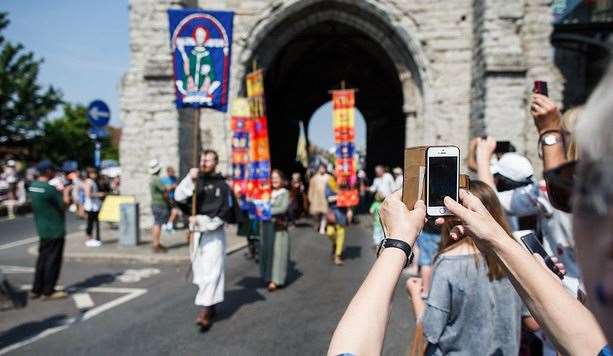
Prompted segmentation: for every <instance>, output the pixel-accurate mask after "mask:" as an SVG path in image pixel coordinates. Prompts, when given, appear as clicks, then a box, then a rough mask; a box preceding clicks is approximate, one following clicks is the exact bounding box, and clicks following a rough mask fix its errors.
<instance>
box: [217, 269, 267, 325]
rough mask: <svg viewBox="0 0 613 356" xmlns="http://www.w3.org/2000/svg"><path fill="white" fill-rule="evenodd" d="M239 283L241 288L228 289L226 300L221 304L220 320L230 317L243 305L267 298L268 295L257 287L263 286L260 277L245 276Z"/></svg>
mask: <svg viewBox="0 0 613 356" xmlns="http://www.w3.org/2000/svg"><path fill="white" fill-rule="evenodd" d="M237 285H238V286H240V288H238V289H232V290H228V291H226V293H225V296H224V301H223V303H221V304H220V306H219V310H218V312H219V318H218V320H224V319H228V318H230V317H231V316H232V315H233V314H234V313H236V311H238V310H239V309H240V308H241V307H242V306H243V305H248V304H251V303H255V302H258V301H260V300H266V297H265V296H263V295H262V294H260V293H259V292H258V291H257V288H261V287H262V280H261V279H260V278H256V277H245V278H243V279H241V280H240V281H239V282H238V283H237Z"/></svg>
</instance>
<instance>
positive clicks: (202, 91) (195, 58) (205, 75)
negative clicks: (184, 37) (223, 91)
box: [177, 26, 221, 104]
mask: <svg viewBox="0 0 613 356" xmlns="http://www.w3.org/2000/svg"><path fill="white" fill-rule="evenodd" d="M192 37H193V41H194V43H193V44H194V47H193V48H192V49H191V50H190V51H189V53H186V51H185V46H186V45H187V44H188V42H186V41H177V46H178V48H179V52H180V53H181V58H182V60H183V72H184V74H185V77H184V80H183V81H181V80H177V87H178V88H179V90H180V91H181V93H182V94H185V95H187V96H188V97H186V98H185V99H184V100H183V101H184V102H190V101H194V100H195V99H194V98H190V96H193V97H197V98H199V99H200V100H198V101H202V102H204V103H208V104H210V103H212V100H213V99H212V97H213V92H214V91H215V90H216V89H217V88H218V87H219V86H220V84H221V83H220V82H219V81H218V80H216V77H215V67H214V66H213V60H212V58H211V52H210V51H209V49H208V48H207V47H206V41H207V40H208V39H209V32H208V31H207V30H206V29H205V28H204V27H202V26H198V27H196V29H194V31H193V34H192Z"/></svg>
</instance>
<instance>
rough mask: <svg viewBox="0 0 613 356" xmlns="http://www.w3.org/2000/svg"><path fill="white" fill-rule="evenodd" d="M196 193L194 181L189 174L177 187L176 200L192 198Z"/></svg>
mask: <svg viewBox="0 0 613 356" xmlns="http://www.w3.org/2000/svg"><path fill="white" fill-rule="evenodd" d="M192 194H194V182H193V181H192V177H190V175H189V174H188V175H187V176H185V178H183V180H181V182H180V183H179V185H177V188H175V200H176V201H182V200H185V199H187V198H190V197H191V196H192Z"/></svg>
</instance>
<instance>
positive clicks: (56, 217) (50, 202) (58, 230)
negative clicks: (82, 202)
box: [28, 181, 66, 239]
mask: <svg viewBox="0 0 613 356" xmlns="http://www.w3.org/2000/svg"><path fill="white" fill-rule="evenodd" d="M28 194H29V195H30V201H31V202H32V210H33V211H34V223H35V225H36V231H38V236H40V238H41V239H58V238H64V235H66V225H65V222H64V201H63V200H62V194H61V193H60V192H58V191H57V189H55V187H54V186H52V185H51V184H49V183H47V182H42V181H34V182H32V185H31V186H30V188H28Z"/></svg>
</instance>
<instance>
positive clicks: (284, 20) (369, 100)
mask: <svg viewBox="0 0 613 356" xmlns="http://www.w3.org/2000/svg"><path fill="white" fill-rule="evenodd" d="M305 3H306V4H305ZM356 3H357V4H356ZM299 4H300V5H299ZM299 4H294V5H291V6H288V7H287V8H284V9H280V10H278V11H279V12H280V14H277V15H275V16H274V17H275V18H276V19H278V20H276V21H275V22H274V23H269V24H267V25H266V26H264V27H263V28H257V27H256V28H255V29H254V32H253V33H252V34H251V38H250V39H249V40H250V41H251V42H252V43H253V44H252V45H251V51H249V48H247V49H248V50H247V51H246V53H247V55H246V56H245V57H244V58H242V60H243V66H244V71H245V73H246V72H248V71H249V69H250V68H251V64H252V61H253V60H254V59H255V60H256V61H257V63H258V66H259V67H261V68H263V69H264V71H265V83H264V84H265V93H266V106H267V115H268V120H269V134H270V149H271V163H272V166H273V167H277V168H281V169H283V170H285V171H290V170H292V169H294V168H295V165H296V163H295V154H296V146H297V143H298V136H299V130H300V129H299V122H301V121H302V122H303V123H304V126H305V128H308V125H309V119H310V117H311V115H312V114H313V112H314V111H315V110H316V109H317V108H319V107H320V106H321V105H322V104H324V103H326V102H327V101H329V100H330V94H329V90H330V89H334V88H340V83H341V81H345V83H346V86H347V87H348V88H356V89H357V90H358V92H357V93H356V106H357V107H358V109H359V110H360V111H361V112H362V114H363V115H364V118H365V120H366V162H367V163H366V165H367V167H366V168H367V170H368V172H369V173H371V172H372V169H373V167H374V165H376V164H384V165H387V166H390V167H391V166H401V165H402V152H403V148H404V147H405V143H406V135H407V134H409V135H410V132H407V127H406V125H407V118H410V117H411V116H412V117H415V116H416V115H418V111H419V108H421V107H422V105H421V103H420V102H419V101H421V98H422V95H421V92H422V80H421V76H420V74H419V72H418V70H417V66H416V65H415V62H414V61H413V58H412V55H411V53H410V51H409V49H408V48H407V45H406V39H403V38H402V37H401V36H400V34H399V33H397V31H396V29H395V28H393V27H392V26H390V24H389V22H388V21H386V19H385V18H383V17H382V16H383V15H381V13H379V12H377V11H376V10H375V9H374V7H373V6H372V5H370V6H368V7H365V4H366V2H364V4H361V2H351V3H350V2H344V1H340V0H339V1H305V2H299ZM330 120H331V118H330ZM306 131H307V132H308V130H306ZM317 134H319V135H332V132H320V133H317ZM310 138H312V137H307V140H308V139H310Z"/></svg>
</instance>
